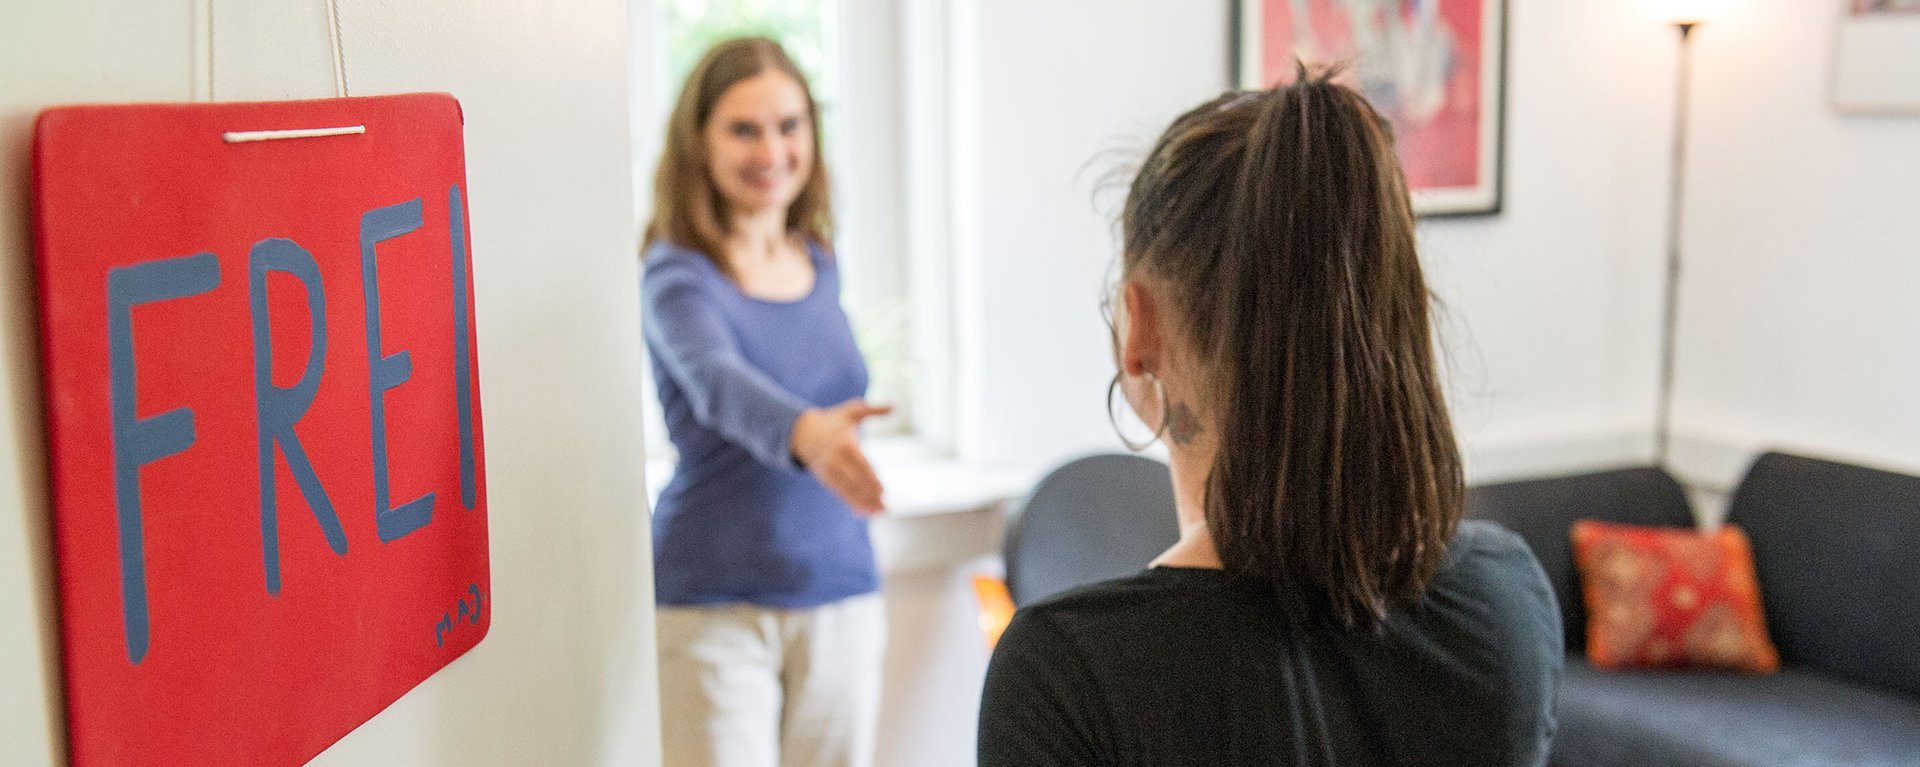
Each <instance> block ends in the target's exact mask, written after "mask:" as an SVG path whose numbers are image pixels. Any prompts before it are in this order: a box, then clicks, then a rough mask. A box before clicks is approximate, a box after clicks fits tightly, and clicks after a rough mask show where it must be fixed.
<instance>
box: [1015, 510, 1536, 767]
mask: <svg viewBox="0 0 1920 767" xmlns="http://www.w3.org/2000/svg"><path fill="white" fill-rule="evenodd" d="M1561 658H1562V648H1561V634H1560V613H1559V609H1558V607H1557V605H1556V603H1555V602H1554V598H1553V593H1552V592H1551V591H1550V590H1549V588H1548V586H1547V581H1546V577H1545V575H1544V574H1542V573H1541V570H1540V565H1539V564H1538V563H1537V562H1535V561H1534V558H1533V554H1532V552H1531V551H1529V550H1528V549H1527V546H1526V544H1525V543H1522V542H1521V540H1520V538H1519V537H1518V536H1516V535H1514V534H1513V533H1511V532H1508V531H1507V530H1505V529H1504V528H1501V527H1498V526H1496V525H1493V524H1491V523H1487V522H1476V521H1468V522H1463V523H1461V525H1460V530H1459V532H1458V534H1456V535H1455V536H1454V539H1453V542H1452V543H1451V544H1449V546H1448V550H1447V555H1446V558H1445V560H1444V561H1443V563H1442V565H1441V567H1440V570H1439V572H1438V574H1437V575H1435V577H1434V580H1433V582H1432V584H1431V585H1430V586H1429V587H1428V589H1427V594H1426V596H1425V597H1424V598H1423V599H1422V600H1421V601H1420V602H1419V603H1418V604H1416V605H1413V606H1410V607H1405V608H1399V609H1395V610H1392V611H1390V612H1389V613H1388V615H1387V619H1386V621H1385V624H1384V627H1383V629H1382V630H1381V631H1380V632H1378V633H1375V632H1373V631H1370V630H1368V629H1352V630H1349V629H1344V628H1341V627H1339V625H1338V624H1337V623H1335V622H1332V621H1326V622H1321V623H1317V624H1314V625H1311V626H1306V625H1301V624H1296V623H1294V622H1292V621H1289V620H1288V619H1287V618H1286V617H1285V616H1284V615H1283V614H1281V612H1280V611H1279V608H1278V607H1277V606H1276V605H1275V603H1274V602H1273V599H1272V597H1271V595H1270V594H1263V593H1262V592H1261V590H1260V589H1258V588H1254V587H1251V586H1247V585H1244V584H1242V583H1240V582H1238V581H1236V580H1234V579H1232V578H1231V577H1230V576H1228V575H1227V574H1226V573H1225V572H1223V571H1219V570H1204V569H1190V568H1171V567H1163V568H1155V569H1150V570H1147V571H1145V572H1143V573H1141V574H1139V575H1135V576H1132V577H1130V578H1122V579H1119V580H1112V581H1107V582H1104V583H1098V584H1094V585H1091V586H1086V587H1082V588H1080V589H1076V590H1074V591H1069V592H1067V593H1065V594H1061V595H1059V596H1057V597H1054V598H1052V599H1048V600H1046V601H1043V602H1040V603H1038V604H1035V605H1032V606H1029V607H1025V608H1022V609H1021V610H1020V611H1019V612H1018V613H1017V614H1015V615H1014V618H1013V623H1012V624H1011V625H1009V626H1008V627H1007V631H1006V633H1005V634H1004V635H1003V636H1002V637H1001V639H1000V644H999V646H998V647H997V648H996V649H995V650H994V653H993V662H992V664H991V665H990V666H989V668H988V670H987V683H986V694H985V696H984V698H983V699H982V701H981V707H980V764H982V765H1009V766H1016V765H1017V766H1018V767H1042V766H1044V765H1152V766H1153V767H1170V766H1174V765H1229V764H1235V765H1237V764H1261V765H1315V766H1320V765H1422V766H1425V765H1465V766H1471V767H1491V766H1494V765H1537V764H1543V763H1545V761H1546V756H1547V745H1548V742H1549V741H1550V740H1551V738H1552V736H1553V726H1554V724H1553V700H1554V694H1555V692H1556V691H1557V690H1558V688H1559V684H1560V664H1561Z"/></svg>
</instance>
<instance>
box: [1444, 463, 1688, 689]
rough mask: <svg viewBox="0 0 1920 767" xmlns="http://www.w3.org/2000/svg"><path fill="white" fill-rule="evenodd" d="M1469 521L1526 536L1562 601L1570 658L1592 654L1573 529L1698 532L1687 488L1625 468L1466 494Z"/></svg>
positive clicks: (1658, 474)
mask: <svg viewBox="0 0 1920 767" xmlns="http://www.w3.org/2000/svg"><path fill="white" fill-rule="evenodd" d="M1466 515H1467V517H1468V518H1470V519H1486V520H1492V521H1494V522H1498V523H1500V524H1501V525H1504V526H1506V527H1507V529H1509V530H1512V531H1514V532H1516V533H1519V534H1520V537H1521V538H1523V539H1525V540H1526V542H1527V545H1528V546H1530V547H1532V548H1533V555H1534V556H1535V557H1537V558H1539V560H1540V567H1541V569H1544V570H1546V571H1547V580H1548V581H1550V582H1552V583H1553V593H1554V596H1555V597H1558V598H1559V600H1560V617H1561V621H1560V622H1561V625H1562V626H1565V627H1566V632H1567V636H1566V642H1567V651H1568V652H1578V653H1583V654H1584V653H1585V652H1586V648H1587V610H1586V605H1585V600H1584V599H1583V598H1582V595H1581V593H1580V579H1579V577H1578V574H1577V573H1576V572H1575V570H1574V566H1573V540H1572V537H1571V536H1572V531H1573V523H1574V522H1575V521H1577V520H1581V519H1597V520H1601V521H1605V522H1617V523H1621V524H1629V525H1667V526H1672V527H1692V526H1693V525H1694V519H1693V511H1692V510H1691V508H1690V507H1689V506H1688V505H1687V496H1686V493H1684V492H1682V491H1681V489H1680V483H1678V482H1675V481H1674V479H1673V477H1672V476H1671V475H1669V474H1667V473H1666V472H1664V471H1661V470H1659V469H1654V468H1636V469H1619V470H1615V471H1603V472H1599V473H1595V474H1582V475H1579V476H1573V477H1555V478H1552V479H1537V480H1528V481H1524V482H1508V483H1504V484H1498V485H1482V486H1479V487H1472V488H1468V489H1467V510H1466Z"/></svg>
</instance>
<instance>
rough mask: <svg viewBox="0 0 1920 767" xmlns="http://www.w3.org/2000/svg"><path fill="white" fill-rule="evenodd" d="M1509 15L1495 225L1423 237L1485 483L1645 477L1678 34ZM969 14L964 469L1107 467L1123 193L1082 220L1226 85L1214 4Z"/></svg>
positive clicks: (1139, 3) (1222, 7) (1602, 7)
mask: <svg viewBox="0 0 1920 767" xmlns="http://www.w3.org/2000/svg"><path fill="white" fill-rule="evenodd" d="M1513 5H1514V6H1515V7H1514V8H1513V11H1512V17H1511V19H1510V27H1511V31H1510V33H1509V35H1508V40H1509V49H1508V57H1509V59H1510V62H1511V64H1510V72H1511V74H1510V78H1509V88H1508V91H1507V95H1508V98H1509V100H1510V106H1509V109H1508V115H1509V117H1508V122H1507V128H1508V134H1507V156H1506V181H1507V189H1506V210H1505V212H1504V213H1502V214H1501V215H1499V216H1496V217H1488V218H1466V219H1452V220H1443V221H1432V222H1428V223H1426V224H1424V225H1423V226H1422V236H1423V242H1424V246H1425V249H1424V254H1425V257H1426V262H1427V267H1428V276H1429V279H1430V280H1431V281H1432V283H1433V284H1434V286H1435V288H1436V289H1437V290H1438V291H1439V293H1440V294H1441V295H1442V296H1443V297H1444V299H1445V300H1446V302H1447V304H1448V306H1449V309H1448V310H1447V312H1446V315H1445V316H1444V317H1443V319H1442V323H1443V327H1444V331H1443V334H1444V341H1445V343H1446V346H1447V349H1448V352H1449V356H1450V359H1451V362H1450V367H1451V371H1450V384H1451V389H1452V391H1453V405H1454V409H1455V411H1456V413H1457V418H1458V426H1459V429H1460V433H1461V435H1462V438H1463V440H1464V441H1465V443H1466V445H1467V447H1468V450H1469V461H1470V463H1469V471H1470V473H1471V474H1473V475H1474V476H1475V477H1476V478H1481V479H1485V478H1490V477H1499V476H1510V475H1514V474H1521V473H1537V472H1542V471H1552V470H1558V469H1561V468H1565V467H1570V466H1594V465H1603V464H1608V463H1625V462H1631V461H1634V460H1639V461H1644V460H1646V458H1647V456H1648V455H1650V442H1649V439H1650V438H1649V436H1648V435H1649V430H1650V428H1651V422H1652V418H1653V415H1652V413H1653V398H1654V388H1655V364H1656V360H1657V355H1658V335H1657V334H1658V327H1657V326H1658V315H1659V283H1658V278H1659V274H1660V269H1661V263H1662V262H1661V258H1662V256H1661V252H1662V245H1661V243H1662V239H1661V238H1662V237H1663V229H1662V226H1663V224H1664V221H1665V218H1664V215H1665V213H1664V198H1663V197H1662V195H1661V190H1663V189H1664V188H1665V186H1664V185H1665V178H1666V176H1665V173H1666V169H1667V161H1666V152H1667V150H1666V144H1665V143H1664V140H1663V139H1662V137H1663V136H1664V135H1666V134H1665V133H1664V132H1663V131H1664V126H1665V125H1667V124H1668V122H1667V121H1668V120H1669V119H1670V118H1671V115H1672V107H1671V104H1670V98H1671V96H1670V94H1671V91H1670V86H1669V85H1668V84H1667V83H1668V80H1667V79H1665V73H1667V72H1669V71H1670V69H1669V68H1670V67H1671V65H1672V61H1673V46H1672V40H1671V32H1670V30H1668V29H1666V28H1664V27H1662V26H1660V25H1659V24H1657V23H1653V22H1651V21H1649V20H1648V19H1647V18H1646V17H1644V16H1643V15H1640V14H1639V13H1638V12H1637V8H1636V7H1634V6H1632V5H1631V4H1622V3H1620V2H1617V0H1576V1H1574V2H1544V1H1540V0H1515V2H1514V3H1513ZM979 6H980V7H981V9H980V11H979V16H980V18H979V20H978V24H979V33H978V34H979V38H980V40H979V43H978V53H977V55H978V57H979V60H978V62H977V70H978V82H977V84H976V85H975V90H976V91H977V93H974V94H972V96H971V98H972V99H974V100H976V101H977V102H978V108H979V124H978V125H977V126H970V127H973V128H974V129H975V130H977V133H978V146H977V148H976V149H975V151H977V154H978V168H979V170H978V176H979V177H978V181H977V183H976V184H975V186H974V189H973V190H972V195H973V198H974V199H973V200H972V204H974V205H977V207H978V213H977V221H974V222H973V223H972V226H973V228H974V230H975V231H976V233H977V234H976V236H977V243H976V244H975V245H974V246H973V247H972V249H971V250H970V251H966V250H963V251H962V252H961V253H959V254H958V255H957V256H956V261H957V265H956V269H959V270H963V271H962V274H961V275H960V279H959V280H958V282H959V283H960V284H961V285H962V286H963V287H971V288H972V289H971V290H963V293H962V301H963V302H964V305H963V306H961V307H960V309H959V311H960V314H961V317H962V321H963V324H965V323H966V322H967V321H968V320H967V318H968V317H969V315H972V316H975V317H977V323H978V330H977V331H973V332H978V333H979V337H978V338H976V339H974V340H973V342H972V343H971V344H968V343H966V342H965V334H966V333H967V332H969V331H968V329H967V328H964V327H963V328H962V337H963V344H962V347H963V351H964V352H965V356H964V357H963V367H964V369H965V373H964V375H965V378H964V379H963V383H962V391H963V392H965V391H968V390H970V389H972V390H975V391H977V392H978V395H977V396H978V399H977V401H974V402H972V403H971V404H969V405H967V406H965V407H963V409H962V412H963V413H971V414H972V415H973V417H972V418H969V419H966V420H963V439H962V443H961V444H962V452H963V454H964V455H966V457H969V458H976V459H979V460H987V461H1033V462H1040V463H1050V462H1053V461H1057V460H1059V459H1061V458H1063V457H1066V456H1069V455H1071V454H1074V453H1076V452H1080V451H1085V450H1092V449H1114V448H1116V447H1117V445H1118V443H1117V442H1116V441H1115V440H1114V438H1113V436H1112V431H1111V429H1110V428H1109V427H1108V425H1107V420H1106V416H1105V414H1104V413H1103V412H1102V405H1103V402H1104V393H1105V387H1106V384H1107V380H1108V377H1109V376H1111V375H1112V372H1113V367H1112V362H1111V360H1110V356H1109V352H1108V341H1107V336H1106V329H1105V327H1104V326H1103V325H1102V324H1101V323H1100V321H1099V317H1098V315H1097V313H1096V301H1097V295H1098V290H1099V289H1100V287H1101V286H1102V284H1103V276H1104V275H1105V273H1106V269H1107V267H1108V265H1109V264H1110V263H1111V262H1112V260H1113V259H1114V257H1115V254H1116V245H1115V238H1114V236H1113V235H1114V229H1113V226H1112V224H1113V213H1114V211H1115V208H1116V206H1117V205H1118V202H1119V193H1115V194H1114V195H1113V196H1111V197H1109V198H1103V199H1104V200H1105V204H1103V205H1100V206H1096V205H1095V204H1094V202H1093V195H1094V188H1095V185H1096V182H1098V181H1099V180H1100V179H1101V176H1102V173H1104V172H1105V171H1107V170H1108V169H1109V168H1112V167H1115V166H1117V165H1123V164H1124V161H1127V160H1135V161H1137V160H1138V159H1139V157H1140V156H1141V155H1142V154H1144V152H1145V150H1146V149H1147V148H1148V147H1149V146H1150V142H1151V141H1152V140H1153V139H1154V138H1155V137H1156V136H1157V135H1158V133H1159V131H1160V130H1162V129H1164V127H1165V126H1166V124H1167V123H1168V122H1170V121H1171V120H1172V119H1173V117H1174V116H1176V115H1177V114H1179V113H1180V112H1181V111H1184V110H1185V109H1186V108H1188V107H1191V106H1192V105H1194V104H1197V103H1199V102H1200V101H1202V100H1204V99H1206V98H1208V97H1210V96H1212V95H1214V94H1217V93H1218V92H1219V91H1220V90H1221V89H1223V88H1225V87H1226V86H1227V82H1228V75H1227V66H1228V64H1227V61H1228V59H1227V56H1228V20H1227V10H1226V6H1227V4H1226V3H1168V2H1156V1H1154V0H1127V1H1125V2H1112V3H1103V4H1102V5H1101V6H1100V9H1099V11H1098V12H1097V13H1093V12H1089V9H1088V8H1087V7H1086V6H1084V5H1082V4H1079V3H1068V2H1043V3H1032V2H1013V1H1012V0H983V2H981V3H979ZM1110 150H1123V154H1121V155H1119V156H1112V155H1110V154H1108V152H1109V151H1110ZM963 202H964V201H963ZM962 239H963V240H964V238H962ZM966 269H974V270H977V273H976V274H973V275H968V274H966V273H965V272H964V270H966ZM969 426H970V427H972V431H971V433H970V434H968V433H967V432H966V431H965V430H966V429H967V428H968V427H969Z"/></svg>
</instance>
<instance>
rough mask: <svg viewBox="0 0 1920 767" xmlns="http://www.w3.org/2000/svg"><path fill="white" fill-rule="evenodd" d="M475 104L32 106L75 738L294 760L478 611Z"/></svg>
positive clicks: (119, 747) (179, 757)
mask: <svg viewBox="0 0 1920 767" xmlns="http://www.w3.org/2000/svg"><path fill="white" fill-rule="evenodd" d="M465 187H466V168H465V150H464V149H463V147H462V142H461V115H460V106H459V104H458V103H457V102H455V101H454V100H453V98H452V97H450V96H447V95H444V94H419V95H408V96H389V97H376V98H353V99H333V100H325V101H305V102H290V103H263V104H194V105H140V106H81V107H64V108H59V109H53V110H49V111H47V112H45V113H43V114H42V115H40V120H39V124H38V126H37V129H36V133H35V138H34V195H35V198H34V202H35V206H34V207H35V216H36V225H37V231H36V236H37V240H38V243H37V244H38V250H39V277H40V312H41V332H42V340H41V343H42V350H43V353H44V358H45V360H44V361H45V368H44V370H45V377H46V380H45V385H46V396H47V421H48V433H49V443H50V444H49V455H50V461H51V479H52V485H53V487H52V489H53V507H54V508H53V514H54V525H53V527H54V534H55V539H56V541H55V543H56V550H57V562H58V574H59V590H60V616H61V624H60V632H61V640H62V646H63V648H64V650H65V679H66V696H67V697H66V703H67V719H68V730H69V740H70V745H71V748H72V757H73V762H74V763H75V764H77V765H83V766H85V765H109V764H111V765H136V764H155V765H181V764H194V765H220V764H234V765H241V764H244V765H276V764H300V763H303V762H305V761H307V760H308V759H310V758H312V757H313V756H314V755H315V754H318V753H320V752H321V751H322V750H324V749H325V748H326V747H327V746H329V745H331V744H332V743H334V742H335V741H337V740H339V739H340V738H341V737H342V736H344V735H346V734H347V733H348V732H350V731H352V730H353V728H355V727H357V726H359V725H360V724H361V723H363V722H365V721H366V720H368V719H370V718H372V717H373V716H374V715H375V714H377V713H379V712H380V710H381V709H383V708H386V706H387V705H388V704H390V703H392V702H393V701H394V700H395V699H397V698H399V697H400V696H401V695H402V694H404V693H406V691H408V690H410V689H412V688H413V687H414V686H415V685H418V684H419V683H420V682H421V681H422V680H424V679H426V678H427V677H428V676H430V675H432V674H433V673H434V672H435V671H437V670H439V669H440V668H441V667H443V666H445V665H447V663H449V662H451V661H452V660H453V659H454V658H456V657H458V656H459V655H460V654H461V653H464V652H466V651H467V650H468V649H470V648H472V647H473V646H474V645H475V644H477V643H478V642H479V641H480V639H481V637H482V636H484V635H485V634H486V631H487V627H488V625H489V622H490V616H491V614H492V607H493V605H492V601H491V600H490V599H489V596H490V593H491V590H490V583H489V582H488V578H487V516H486V485H485V475H486V472H485V464H484V462H483V461H482V454H483V451H482V449H481V438H480V437H481V428H480V410H479V388H478V377H477V373H476V366H475V363H474V356H473V348H474V331H473V305H472V295H473V288H472V280H471V279H470V277H469V272H470V268H469V267H470V258H469V255H468V249H467V242H468V230H467V223H466V221H467V211H466V202H465V195H466V191H465Z"/></svg>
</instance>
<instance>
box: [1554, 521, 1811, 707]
mask: <svg viewBox="0 0 1920 767" xmlns="http://www.w3.org/2000/svg"><path fill="white" fill-rule="evenodd" d="M1573 556H1574V562H1575V564H1576V565H1578V567H1579V569H1580V580H1581V583H1582V584H1583V588H1584V590H1585V591H1586V602H1587V659H1588V660H1589V661H1591V662H1592V663H1593V665H1595V666H1598V667H1601V668H1632V667H1653V668H1674V667H1682V666H1714V667H1719V668H1730V669H1737V670H1740V671H1747V672H1752V673H1768V672H1772V671H1776V670H1778V669H1779V668H1780V655H1779V653H1777V652H1775V651H1774V649H1773V643H1772V642H1769V641H1767V624H1766V619H1765V618H1764V617H1763V615H1762V613H1761V611H1760V585H1759V582H1758V580H1757V579H1756V578H1755V577H1754V574H1753V549H1752V548H1751V547H1750V546H1748V545H1747V535H1746V533H1743V532H1741V531H1740V528H1738V527H1735V526H1733V525H1725V526H1722V527H1721V528H1720V529H1719V530H1716V531H1714V532H1711V533H1698V532H1695V531H1693V530H1691V529H1687V528H1678V527H1641V526H1637V525H1615V524H1608V523H1605V522H1594V521H1591V520H1582V521H1580V522H1576V523H1574V525H1573Z"/></svg>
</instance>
